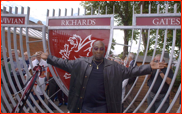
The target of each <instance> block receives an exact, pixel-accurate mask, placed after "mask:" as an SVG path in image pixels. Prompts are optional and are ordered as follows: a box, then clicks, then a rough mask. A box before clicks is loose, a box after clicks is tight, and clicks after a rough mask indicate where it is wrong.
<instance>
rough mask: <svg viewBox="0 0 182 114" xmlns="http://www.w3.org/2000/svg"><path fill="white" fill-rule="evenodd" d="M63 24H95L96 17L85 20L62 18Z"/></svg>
mask: <svg viewBox="0 0 182 114" xmlns="http://www.w3.org/2000/svg"><path fill="white" fill-rule="evenodd" d="M60 21H61V25H62V26H63V25H64V26H83V25H87V26H89V25H95V24H96V20H95V19H84V20H60Z"/></svg>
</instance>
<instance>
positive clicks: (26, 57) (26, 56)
mask: <svg viewBox="0 0 182 114" xmlns="http://www.w3.org/2000/svg"><path fill="white" fill-rule="evenodd" d="M24 57H25V60H28V53H27V52H25V53H24Z"/></svg>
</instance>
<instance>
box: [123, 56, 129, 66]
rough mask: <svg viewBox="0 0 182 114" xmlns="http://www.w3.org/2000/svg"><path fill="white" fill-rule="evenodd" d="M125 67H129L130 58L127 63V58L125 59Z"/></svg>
mask: <svg viewBox="0 0 182 114" xmlns="http://www.w3.org/2000/svg"><path fill="white" fill-rule="evenodd" d="M124 66H129V58H128V61H127V56H126V57H125V58H124Z"/></svg>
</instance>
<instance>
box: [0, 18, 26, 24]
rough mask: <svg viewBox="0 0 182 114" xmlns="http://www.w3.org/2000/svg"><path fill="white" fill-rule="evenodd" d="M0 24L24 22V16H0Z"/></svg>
mask: <svg viewBox="0 0 182 114" xmlns="http://www.w3.org/2000/svg"><path fill="white" fill-rule="evenodd" d="M1 24H25V17H2V16H1Z"/></svg>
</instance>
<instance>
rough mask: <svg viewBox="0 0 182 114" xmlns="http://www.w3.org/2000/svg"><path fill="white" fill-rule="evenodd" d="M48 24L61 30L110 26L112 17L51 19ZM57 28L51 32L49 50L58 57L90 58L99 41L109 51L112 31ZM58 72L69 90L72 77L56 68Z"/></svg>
mask: <svg viewBox="0 0 182 114" xmlns="http://www.w3.org/2000/svg"><path fill="white" fill-rule="evenodd" d="M102 19H103V20H102ZM67 20H68V21H67ZM62 21H63V22H62ZM48 22H49V23H48V25H49V26H51V27H53V26H56V27H57V28H59V27H58V26H101V25H102V26H110V17H109V18H90V19H83V18H81V19H49V20H48ZM63 23H64V24H63ZM57 28H56V29H51V30H49V46H50V47H49V48H50V51H51V54H52V55H54V56H56V57H59V58H63V59H69V60H75V59H77V58H80V57H90V56H92V46H93V43H94V42H95V41H98V40H100V41H103V42H104V43H105V46H106V47H105V49H106V50H107V47H108V44H109V41H110V40H109V39H110V29H97V30H96V29H68V28H67V27H66V29H65V30H64V29H57ZM56 71H57V73H58V75H59V76H60V78H61V80H62V82H63V83H64V85H65V86H66V88H67V89H68V90H69V85H70V77H71V75H70V74H69V73H68V72H66V71H64V70H62V69H59V68H56Z"/></svg>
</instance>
